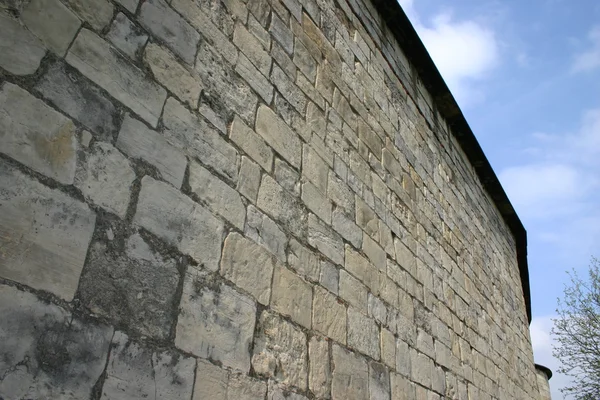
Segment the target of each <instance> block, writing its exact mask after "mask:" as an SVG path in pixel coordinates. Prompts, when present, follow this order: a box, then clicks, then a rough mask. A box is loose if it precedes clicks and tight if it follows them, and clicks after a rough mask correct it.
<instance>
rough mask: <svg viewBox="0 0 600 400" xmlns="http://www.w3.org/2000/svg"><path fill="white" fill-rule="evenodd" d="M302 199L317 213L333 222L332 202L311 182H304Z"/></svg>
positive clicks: (326, 221)
mask: <svg viewBox="0 0 600 400" xmlns="http://www.w3.org/2000/svg"><path fill="white" fill-rule="evenodd" d="M302 201H303V202H304V204H305V205H306V207H307V208H308V209H309V210H310V211H312V212H313V213H315V215H316V216H317V217H319V218H321V219H322V220H323V221H325V223H326V224H331V207H332V205H331V203H330V202H329V200H328V199H327V198H326V197H325V196H324V195H323V194H322V193H321V192H320V191H319V190H318V189H317V188H316V187H315V186H314V185H313V184H312V183H310V182H304V183H303V184H302Z"/></svg>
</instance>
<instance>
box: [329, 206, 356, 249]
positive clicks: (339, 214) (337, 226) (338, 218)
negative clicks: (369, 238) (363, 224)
mask: <svg viewBox="0 0 600 400" xmlns="http://www.w3.org/2000/svg"><path fill="white" fill-rule="evenodd" d="M331 227H332V228H333V229H334V230H335V231H336V232H337V233H339V234H340V235H342V237H343V238H344V239H346V240H347V241H349V242H350V243H352V245H353V246H354V247H355V248H357V249H360V248H361V246H362V241H363V231H362V230H361V229H360V228H359V227H358V225H356V224H355V223H354V221H353V220H351V219H350V218H348V217H347V216H346V214H344V212H343V211H342V210H341V209H340V208H335V209H334V210H333V213H332V215H331Z"/></svg>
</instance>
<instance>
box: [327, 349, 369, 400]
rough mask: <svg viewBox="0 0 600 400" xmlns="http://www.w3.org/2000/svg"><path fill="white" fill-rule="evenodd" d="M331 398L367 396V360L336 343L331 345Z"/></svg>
mask: <svg viewBox="0 0 600 400" xmlns="http://www.w3.org/2000/svg"><path fill="white" fill-rule="evenodd" d="M331 398H332V399H333V400H347V399H357V400H359V399H361V400H362V399H364V400H366V399H368V398H369V369H368V365H367V361H366V360H365V359H364V358H363V357H361V356H359V355H357V354H354V353H351V352H349V351H348V350H346V349H344V348H343V347H340V346H338V345H336V344H334V345H333V375H332V383H331Z"/></svg>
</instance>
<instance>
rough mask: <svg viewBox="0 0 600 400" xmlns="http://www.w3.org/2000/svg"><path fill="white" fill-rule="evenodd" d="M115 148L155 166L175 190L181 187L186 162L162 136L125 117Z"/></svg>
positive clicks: (129, 117)
mask: <svg viewBox="0 0 600 400" xmlns="http://www.w3.org/2000/svg"><path fill="white" fill-rule="evenodd" d="M116 146H117V148H118V149H119V150H121V151H122V152H124V153H125V154H127V155H128V156H130V157H132V158H140V159H142V160H144V161H146V162H147V163H149V164H151V165H153V166H155V167H156V169H158V172H159V173H160V174H161V175H162V178H163V179H164V180H165V181H167V182H169V183H170V184H172V185H173V186H175V187H176V188H180V187H181V184H182V183H183V176H184V174H185V169H186V167H187V160H186V158H185V156H184V155H183V154H182V153H181V152H180V151H179V150H177V149H175V148H174V147H173V146H171V145H170V144H169V143H168V142H167V140H166V139H165V137H164V136H163V135H161V134H159V133H158V132H156V131H153V130H152V129H149V128H148V127H147V126H146V125H144V124H143V123H142V122H140V121H138V120H136V119H134V118H131V116H129V115H126V116H125V119H124V120H123V124H122V125H121V131H120V132H119V137H118V138H117V144H116Z"/></svg>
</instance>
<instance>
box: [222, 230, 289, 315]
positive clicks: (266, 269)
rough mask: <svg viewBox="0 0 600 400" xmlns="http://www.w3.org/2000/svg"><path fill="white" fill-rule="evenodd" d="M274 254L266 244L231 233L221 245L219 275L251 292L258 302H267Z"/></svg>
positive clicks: (269, 295)
mask: <svg viewBox="0 0 600 400" xmlns="http://www.w3.org/2000/svg"><path fill="white" fill-rule="evenodd" d="M276 265H278V262H277V260H276V259H275V257H274V256H273V255H272V254H270V253H269V252H268V251H267V250H266V249H265V248H263V247H262V246H259V245H258V244H256V243H254V242H253V241H252V240H249V239H246V238H245V237H243V236H241V235H240V234H238V233H231V234H230V235H229V236H228V237H227V239H225V244H224V246H223V259H222V260H221V275H223V276H224V277H225V278H227V279H229V280H230V281H232V282H233V283H234V284H236V285H237V286H239V287H240V288H242V289H243V290H245V291H246V292H248V293H250V294H251V295H252V296H253V297H254V298H255V299H256V301H258V302H259V303H261V304H264V305H267V304H269V299H270V298H271V277H272V276H273V267H274V266H276Z"/></svg>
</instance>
